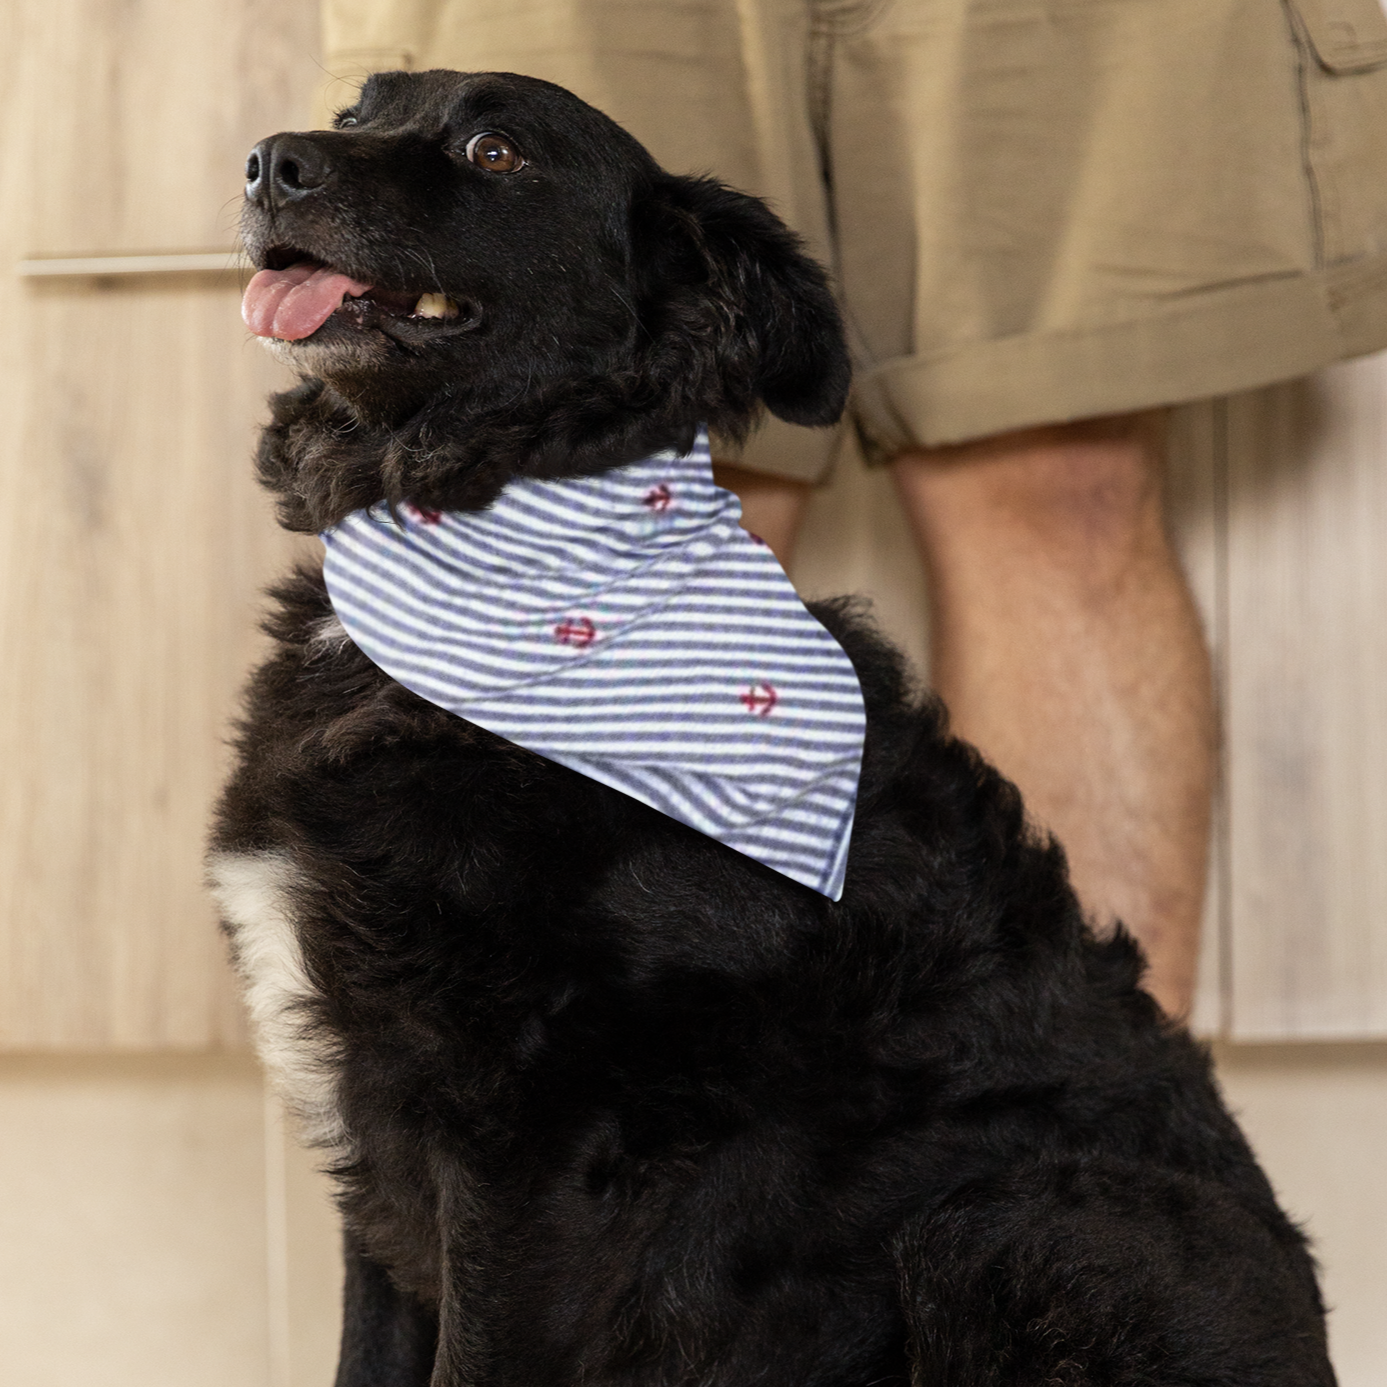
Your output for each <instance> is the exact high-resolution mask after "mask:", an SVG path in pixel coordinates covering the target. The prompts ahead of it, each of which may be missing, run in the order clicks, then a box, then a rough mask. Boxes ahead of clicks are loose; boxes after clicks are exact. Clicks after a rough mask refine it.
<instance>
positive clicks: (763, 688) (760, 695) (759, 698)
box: [737, 680, 780, 718]
mask: <svg viewBox="0 0 1387 1387" xmlns="http://www.w3.org/2000/svg"><path fill="white" fill-rule="evenodd" d="M737 702H739V703H744V704H746V710H747V712H748V713H751V714H752V715H753V716H755V717H758V718H768V717H770V715H771V710H772V709H773V708H774V707H775V705H776V704H777V703H779V702H780V695H779V694H778V693H776V691H775V685H774V684H767V683H766V682H765V681H764V680H763V681H762V682H761V683H759V684H753V685H752V686H751V687H750V688H749V689H748V690H747V691H746V692H745V693H744V694H742V695H741V696H740V697H739V698H738V700H737Z"/></svg>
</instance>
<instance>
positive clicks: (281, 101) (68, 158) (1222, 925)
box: [0, 0, 1387, 1050]
mask: <svg viewBox="0 0 1387 1387" xmlns="http://www.w3.org/2000/svg"><path fill="white" fill-rule="evenodd" d="M315 11H316V6H315V5H314V4H312V3H309V0H292V2H291V3H271V0H200V3H198V4H197V5H186V4H181V3H179V2H178V0H132V3H129V4H125V5H121V6H112V5H107V4H103V3H98V0H55V3H47V4H41V3H39V0H16V2H15V4H14V5H12V7H11V13H12V15H13V16H14V18H15V21H16V23H17V26H18V27H17V39H16V41H14V42H11V43H10V44H8V45H6V47H5V49H4V52H3V55H0V63H3V64H4V66H5V72H4V77H5V80H4V82H3V83H0V93H3V95H2V96H0V101H3V103H4V108H3V120H2V121H0V155H3V158H0V169H2V170H3V173H0V180H3V181H2V182H0V194H3V197H2V198H0V206H3V207H4V209H5V214H4V221H3V226H0V250H2V251H3V257H4V262H5V263H6V264H8V265H11V266H13V265H16V264H17V263H18V262H20V261H22V260H25V259H31V258H33V257H61V256H81V255H102V256H121V255H129V254H132V253H135V252H164V253H176V252H187V251H203V252H206V251H217V250H222V251H225V252H227V255H226V258H225V261H224V262H214V263H224V264H225V266H226V268H225V269H221V270H213V271H211V272H207V271H200V272H198V273H196V274H165V275H158V276H153V275H144V276H141V275H124V274H122V275H109V276H106V277H101V276H93V275H87V276H68V277H45V278H33V277H28V278H26V277H21V276H18V275H16V274H8V273H7V274H4V275H0V296H3V302H2V304H0V307H2V308H3V313H2V314H0V323H2V324H3V326H0V437H2V438H3V453H2V454H0V467H3V468H4V482H5V493H6V494H7V495H8V497H9V498H10V504H9V505H8V506H7V507H5V509H4V512H3V516H0V707H3V709H4V711H5V716H4V717H3V718H0V765H3V766H4V767H5V771H6V774H5V775H4V777H3V779H2V780H0V1048H8V1049H11V1050H31V1049H58V1050H61V1049H74V1048H76V1049H90V1048H101V1047H113V1048H121V1049H159V1048H203V1047H209V1046H211V1047H215V1046H226V1045H231V1046H237V1045H240V1044H243V1041H244V1038H243V1035H242V1032H241V1029H240V1021H239V1013H238V1009H237V1005H236V1003H235V1001H234V998H233V995H232V991H231V989H230V988H229V986H228V983H227V976H226V971H225V968H224V964H223V961H222V947H221V943H220V941H219V940H218V939H217V937H216V935H215V933H214V931H213V929H212V922H211V914H210V911H209V910H208V907H207V904H206V901H205V898H204V896H203V892H202V888H201V882H200V865H199V858H200V845H201V841H202V836H203V833H204V827H205V820H206V813H207V807H208V804H209V802H210V800H211V798H212V796H213V795H214V793H215V789H216V786H217V784H218V781H219V780H220V778H221V775H222V772H223V767H224V764H225V752H224V746H223V738H224V737H225V734H226V730H227V726H228V721H229V716H230V714H231V712H232V709H233V707H234V701H235V691H236V689H237V686H238V684H239V682H240V680H241V678H242V676H243V672H244V671H245V669H246V668H247V666H248V665H249V664H250V663H251V660H252V657H253V652H254V650H255V648H256V637H255V634H254V612H255V606H256V600H257V599H256V594H257V592H258V590H259V588H260V587H261V585H262V584H263V582H264V581H265V580H266V579H267V578H268V576H270V575H271V574H272V573H273V572H274V571H275V570H276V569H278V568H280V567H282V565H283V563H284V562H285V559H286V555H287V553H288V546H287V544H286V543H285V541H284V540H283V539H282V538H281V537H280V536H278V535H277V533H276V532H275V529H274V527H273V525H272V523H271V521H270V519H269V516H268V512H267V507H266V505H265V503H264V501H263V499H262V498H261V497H260V496H259V495H258V494H257V492H256V491H255V489H254V487H253V485H252V483H251V480H250V469H249V461H248V456H249V451H250V447H251V443H252V438H253V430H254V422H255V420H256V419H257V417H258V416H259V415H260V412H261V400H262V397H263V395H264V394H265V392H266V391H267V390H268V389H269V388H271V387H272V386H273V385H275V384H277V383H278V378H277V373H276V370H275V368H274V367H273V366H272V364H271V363H270V362H269V361H268V360H267V359H266V358H265V356H264V354H263V353H262V352H261V351H260V349H259V348H258V347H257V346H256V345H255V344H254V343H252V342H250V341H249V340H248V338H247V335H246V333H245V332H244V330H243V328H242V327H241V325H240V322H239V318H238V315H237V297H238V295H239V292H240V288H241V284H242V275H241V273H240V272H239V271H238V270H237V269H236V268H234V261H233V259H232V258H231V256H230V254H229V252H230V249H231V247H232V246H233V244H234V219H235V213H236V207H237V203H238V199H239V191H240V184H241V168H242V164H243V160H244V157H245V153H246V151H247V150H248V149H249V148H250V146H251V145H252V144H253V143H254V141H255V140H256V139H257V138H259V137H260V136H261V135H263V134H266V133H268V132H270V131H273V130H275V129H280V128H285V127H286V126H288V127H292V126H295V125H299V124H303V123H305V122H306V121H307V119H308V112H309V109H310V104H311V101H312V95H313V91H314V88H315V87H317V86H318V85H319V84H320V78H321V74H320V72H319V70H318V68H317V66H316V63H315V61H314V59H313V56H312V55H313V52H314V48H315V44H316V28H317V16H316V12H315ZM1385 453H1387V367H1384V364H1383V362H1382V361H1381V360H1376V359H1374V360H1369V361H1364V362H1358V363H1350V364H1347V365H1344V366H1341V367H1338V368H1335V369H1334V370H1332V371H1329V372H1327V373H1325V374H1324V375H1323V376H1321V377H1320V378H1319V379H1318V380H1316V381H1314V382H1301V383H1298V384H1292V385H1287V386H1278V387H1274V388H1272V389H1269V390H1266V391H1262V392H1257V393H1255V394H1253V395H1249V396H1244V397H1239V398H1237V399H1235V400H1232V401H1226V402H1213V403H1205V404H1200V405H1194V406H1190V407H1188V408H1186V409H1184V410H1182V411H1180V412H1179V415H1178V418H1177V421H1176V428H1175V435H1174V442H1173V458H1172V462H1173V469H1172V471H1173V497H1172V499H1173V514H1174V517H1175V520H1174V523H1175V528H1176V530H1177V533H1178V535H1179V538H1180V542H1181V545H1182V547H1183V549H1184V552H1185V554H1186V558H1187V562H1188V565H1189V568H1190V572H1191V576H1192V579H1193V580H1194V584H1195V587H1196V590H1197V592H1198V594H1199V597H1200V601H1201V605H1202V607H1203V610H1204V613H1205V618H1206V623H1207V625H1208V628H1209V631H1210V635H1211V638H1212V639H1213V642H1214V645H1215V650H1216V655H1217V658H1218V663H1219V671H1220V684H1221V696H1222V701H1223V708H1224V714H1225V772H1226V773H1225V798H1224V805H1223V812H1222V814H1221V818H1220V826H1219V833H1218V840H1217V842H1216V844H1215V848H1216V860H1217V864H1218V870H1217V872H1216V879H1215V886H1214V890H1213V892H1212V893H1211V898H1210V913H1209V920H1210V929H1209V931H1208V940H1207V947H1206V967H1205V970H1204V980H1203V990H1202V994H1201V1002H1200V1010H1199V1017H1200V1023H1201V1025H1202V1026H1203V1027H1204V1028H1205V1029H1208V1030H1211V1031H1216V1032H1221V1033H1224V1034H1227V1035H1229V1036H1232V1037H1235V1038H1243V1039H1295V1038H1341V1039H1342V1038H1353V1037H1369V1036H1382V1035H1387V920H1384V916H1385V915H1387V853H1385V852H1384V846H1385V845H1384V842H1383V836H1384V832H1385V831H1387V705H1384V700H1383V698H1382V696H1381V692H1380V690H1381V684H1382V673H1383V672H1384V671H1387V649H1385V648H1384V641H1387V636H1384V634H1383V633H1384V630H1387V628H1385V627H1384V624H1383V620H1382V615H1381V614H1382V611H1383V607H1384V601H1383V599H1384V598H1387V560H1384V558H1383V553H1384V547H1383V544H1382V542H1381V540H1380V538H1379V536H1380V535H1381V534H1382V533H1383V532H1384V528H1387V459H1384V454H1385ZM800 554H801V557H800V560H799V562H798V564H797V567H796V575H795V576H796V578H797V581H799V582H800V583H801V585H802V586H803V587H804V588H805V590H806V591H810V592H827V591H838V590H844V589H851V590H866V591H869V592H873V593H874V594H875V596H876V597H877V599H878V601H879V604H880V607H881V613H882V617H883V620H884V622H885V624H886V625H887V627H888V629H890V630H892V631H893V632H894V633H896V634H897V636H898V637H899V638H900V639H901V640H902V641H903V643H904V644H905V645H906V646H907V648H908V649H909V650H911V652H912V654H914V655H915V656H916V658H917V659H919V660H921V661H923V658H924V653H925V650H926V631H925V617H924V597H923V580H922V579H921V577H920V574H919V568H918V564H917V563H916V561H915V558H914V555H913V552H912V550H911V546H910V542H909V538H908V536H907V534H906V530H905V527H904V524H903V522H902V521H901V519H900V517H899V515H898V514H897V512H896V510H895V506H894V500H893V498H892V496H891V494H890V490H889V485H888V483H887V481H886V479H885V478H884V477H883V476H881V475H880V474H876V475H868V474H866V473H864V472H863V471H862V470H861V469H860V468H859V467H855V466H853V465H851V464H849V465H845V466H844V467H843V468H842V469H841V470H840V475H839V476H838V478H837V479H836V480H835V483H834V485H833V486H832V487H830V488H829V489H828V490H826V491H825V492H823V493H822V494H821V495H820V496H819V497H818V498H817V501H816V503H815V507H814V511H813V514H812V515H811V518H810V522H809V528H808V532H807V533H806V535H805V538H804V542H803V544H802V545H801V550H800Z"/></svg>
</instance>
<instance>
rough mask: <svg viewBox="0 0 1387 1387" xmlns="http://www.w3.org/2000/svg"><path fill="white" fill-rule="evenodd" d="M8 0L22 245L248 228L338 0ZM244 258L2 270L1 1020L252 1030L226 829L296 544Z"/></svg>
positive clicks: (162, 1034) (45, 1032)
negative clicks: (237, 745) (250, 315)
mask: <svg viewBox="0 0 1387 1387" xmlns="http://www.w3.org/2000/svg"><path fill="white" fill-rule="evenodd" d="M12 14H13V17H14V22H15V28H16V32H15V36H14V41H13V42H11V43H9V44H7V45H5V46H4V49H3V53H0V64H3V66H4V69H5V71H4V79H5V80H4V81H3V82H0V88H3V90H4V91H5V93H6V98H5V103H6V104H5V108H4V114H5V117H6V120H5V122H4V127H3V129H2V130H0V141H3V148H0V156H3V157H0V165H3V167H4V170H5V172H4V174H3V175H0V178H3V183H0V192H3V194H4V197H3V206H4V208H5V209H6V211H5V220H4V223H3V226H0V255H2V256H3V260H4V263H10V264H12V263H13V262H14V261H16V260H19V259H21V258H23V257H24V256H26V255H27V256H33V255H48V256H56V255H62V254H64V253H69V254H71V253H77V252H83V251H90V250H91V248H93V247H99V248H100V249H101V250H102V251H104V252H108V253H117V252H122V251H135V250H139V251H148V250H150V248H157V247H159V246H161V245H164V246H168V247H170V248H171V249H176V248H177V247H180V246H188V245H198V244H202V245H208V244H216V243H218V242H222V243H225V242H226V240H227V239H228V237H229V236H230V234H231V231H232V223H233V220H234V211H235V206H236V202H237V199H238V197H239V191H240V183H241V167H242V163H243V160H244V156H245V151H246V150H247V149H248V148H249V147H250V145H251V144H252V143H253V142H254V140H255V139H257V138H259V137H260V136H262V135H264V134H266V133H270V132H272V131H274V130H275V129H280V128H283V127H284V126H286V125H293V124H298V123H302V119H303V115H304V112H305V111H306V109H307V103H308V100H309V97H310V94H311V91H312V88H313V83H314V73H315V70H316V69H315V64H314V50H315V44H316V32H317V21H316V13H315V7H314V5H313V4H312V3H309V0H291V3H287V4H286V3H276V4H273V5H271V4H269V3H265V0H207V3H201V4H198V5H195V6H189V5H182V4H179V3H178V0H148V2H147V3H144V4H141V5H138V6H108V5H104V4H101V3H100V0H57V3H44V4H39V3H37V0H28V2H27V3H25V4H21V5H16V6H14V7H12ZM150 74H157V75H158V79H157V80H150ZM11 118H12V119H11ZM240 283H241V276H240V275H239V274H238V273H237V272H236V271H235V270H234V269H228V270H227V271H226V273H225V275H224V276H223V277H222V278H221V279H218V278H217V277H216V276H215V275H213V276H208V277H204V278H202V279H200V280H193V281H190V280H188V279H186V278H184V279H176V280H173V279H171V280H165V281H161V280H157V279H128V280H125V281H123V282H122V281H112V280H87V281H81V280H62V279H49V280H46V281H29V282H24V281H20V280H18V279H16V278H14V277H11V276H5V277H4V279H3V281H0V321H3V324H4V327H3V329H0V343H2V345H0V354H2V355H0V362H2V363H3V367H4V370H3V380H0V392H3V393H0V416H2V418H0V428H3V430H4V451H3V455H2V456H0V468H3V469H4V470H3V479H4V490H5V494H6V495H7V496H8V497H9V498H10V504H9V505H8V506H7V507H6V508H5V510H4V514H3V517H2V518H0V708H3V709H4V717H3V718H0V764H3V765H4V766H5V768H6V774H5V776H4V778H3V781H0V1048H7V1049H12V1050H13V1049H65V1048H66V1049H71V1048H85V1049H90V1048H99V1047H118V1048H132V1049H141V1048H157V1047H204V1046H209V1045H212V1046H215V1045H238V1044H241V1043H243V1034H242V1028H241V1022H240V1015H239V1004H238V1002H237V1001H236V999H235V994H234V988H233V986H232V984H231V983H230V981H229V976H228V971H227V969H226V966H225V962H224V958H223V947H222V944H221V941H220V939H219V938H218V936H217V934H216V932H215V928H214V925H213V920H212V915H211V911H210V909H209V907H208V904H207V901H206V898H205V895H204V893H203V890H202V886H201V867H200V858H201V844H202V839H203V834H204V831H205V822H206V816H207V810H208V806H209V804H210V801H211V798H212V796H213V794H214V793H215V790H216V787H217V785H218V783H219V781H220V779H221V776H222V774H223V768H224V764H225V754H224V749H223V746H222V742H223V739H224V736H225V733H226V730H227V724H228V720H229V716H230V714H231V712H232V710H233V707H234V702H235V696H236V691H237V689H238V687H239V685H240V683H241V681H242V679H243V677H244V672H245V670H246V668H247V667H248V665H249V664H250V662H251V659H252V655H253V651H254V649H255V647H256V639H257V638H256V637H255V635H254V623H255V614H256V607H257V602H258V599H257V593H258V590H259V589H260V587H261V586H262V585H263V583H264V582H265V581H266V579H267V578H269V577H270V576H271V575H272V574H273V573H275V572H277V571H278V570H279V569H281V568H282V567H283V564H284V561H285V555H286V546H285V544H284V541H283V540H282V539H281V538H280V537H279V536H278V534H277V532H276V530H275V527H274V526H273V524H272V521H271V519H270V515H269V511H268V507H267V505H266V503H265V501H264V499H263V498H262V497H260V496H259V495H258V494H257V492H256V490H255V488H254V486H253V483H252V481H251V478H250V471H251V467H250V450H251V446H252V443H253V434H254V421H255V419H256V418H257V417H258V416H259V415H260V414H261V412H262V409H263V405H262V401H263V397H264V395H265V393H266V391H267V389H268V388H270V387H271V385H273V384H282V377H280V376H279V375H278V373H277V372H276V371H275V370H274V369H273V368H272V366H271V364H270V363H269V362H268V360H267V359H266V358H265V356H264V354H263V353H262V352H261V351H260V349H259V348H258V346H256V345H254V344H251V343H250V342H249V341H248V339H247V335H246V333H245V330H244V328H243V327H242V325H241V324H240V321H239V315H238V313H237V297H238V292H239V286H240Z"/></svg>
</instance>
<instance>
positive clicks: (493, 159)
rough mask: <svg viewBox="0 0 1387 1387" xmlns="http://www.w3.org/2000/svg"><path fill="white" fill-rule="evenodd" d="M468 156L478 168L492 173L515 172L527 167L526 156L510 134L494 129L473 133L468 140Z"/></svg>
mask: <svg viewBox="0 0 1387 1387" xmlns="http://www.w3.org/2000/svg"><path fill="white" fill-rule="evenodd" d="M467 157H468V158H469V159H470V160H471V161H472V162H473V163H474V164H476V166H477V167H478V168H480V169H488V170H490V172H492V173H514V172H515V171H516V169H523V168H524V167H525V160H524V158H523V157H522V155H521V153H520V151H519V150H518V149H517V148H516V147H515V146H514V145H513V144H512V143H511V142H510V138H509V136H506V135H498V134H497V133H496V132H495V131H494V130H488V131H486V132H484V133H483V134H481V135H473V136H472V138H471V139H470V140H468V141H467Z"/></svg>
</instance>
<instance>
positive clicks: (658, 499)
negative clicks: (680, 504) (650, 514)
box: [641, 482, 674, 515]
mask: <svg viewBox="0 0 1387 1387" xmlns="http://www.w3.org/2000/svg"><path fill="white" fill-rule="evenodd" d="M673 503H674V493H673V492H672V491H671V490H670V489H669V487H668V486H666V485H665V483H664V482H661V483H660V485H659V486H652V487H651V488H650V490H649V491H647V492H646V493H645V495H644V496H643V497H642V498H641V505H643V506H648V507H649V508H650V509H651V510H653V511H654V512H655V513H656V514H657V515H663V514H664V513H665V511H667V510H668V509H669V508H670V506H671V505H673Z"/></svg>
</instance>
